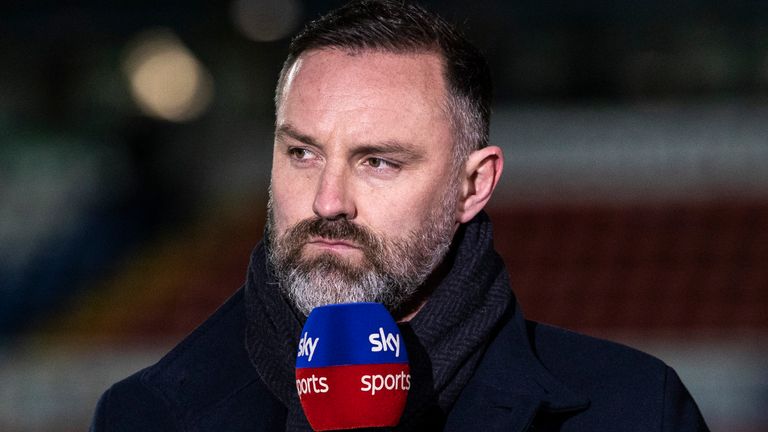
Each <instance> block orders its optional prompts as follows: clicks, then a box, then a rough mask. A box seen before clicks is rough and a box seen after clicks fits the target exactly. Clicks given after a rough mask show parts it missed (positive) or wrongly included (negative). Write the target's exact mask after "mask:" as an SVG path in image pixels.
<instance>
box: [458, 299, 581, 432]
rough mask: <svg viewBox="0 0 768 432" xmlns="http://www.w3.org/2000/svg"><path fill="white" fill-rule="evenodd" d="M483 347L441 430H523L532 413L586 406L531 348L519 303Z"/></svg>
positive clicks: (575, 408)
mask: <svg viewBox="0 0 768 432" xmlns="http://www.w3.org/2000/svg"><path fill="white" fill-rule="evenodd" d="M514 309H515V313H514V315H513V316H512V317H511V319H509V321H507V323H506V324H505V325H504V327H503V328H502V329H501V330H500V331H499V333H498V334H497V335H496V337H495V338H494V340H493V341H492V342H491V344H490V345H489V346H488V349H487V351H486V353H485V355H484V358H483V360H482V361H481V362H480V365H479V366H478V368H477V370H476V371H475V375H474V376H473V378H472V379H471V380H470V382H469V383H468V384H467V386H466V387H465V388H464V390H463V391H462V393H461V395H460V396H459V399H458V400H457V401H456V404H455V405H454V407H453V409H452V410H451V412H450V414H449V416H448V419H447V422H446V427H445V430H446V431H466V430H478V431H483V432H490V431H501V430H503V431H520V432H522V431H525V430H527V429H528V428H529V426H530V425H531V424H532V423H533V421H534V419H535V418H536V417H537V415H546V414H554V413H558V414H568V413H569V412H576V411H581V410H583V409H586V408H587V407H588V406H589V399H587V398H586V397H584V396H583V395H580V394H578V393H577V392H575V391H573V390H572V389H569V388H567V387H566V386H565V385H564V384H563V383H561V382H560V381H559V380H558V379H557V378H556V377H554V376H553V375H552V374H551V373H549V372H548V371H547V370H546V369H545V368H544V366H543V365H542V364H541V363H540V362H539V361H538V359H537V358H536V356H535V355H534V354H533V351H532V350H531V347H530V344H529V342H528V338H527V336H526V332H525V321H524V319H523V316H522V313H521V312H520V309H519V306H517V305H516V306H515V308H514Z"/></svg>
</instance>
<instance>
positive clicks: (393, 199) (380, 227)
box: [358, 183, 444, 237]
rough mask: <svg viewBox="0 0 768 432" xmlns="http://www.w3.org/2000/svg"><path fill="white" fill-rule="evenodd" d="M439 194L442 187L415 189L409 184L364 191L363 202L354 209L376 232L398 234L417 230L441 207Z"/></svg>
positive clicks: (399, 235)
mask: <svg viewBox="0 0 768 432" xmlns="http://www.w3.org/2000/svg"><path fill="white" fill-rule="evenodd" d="M443 195H444V191H443V189H442V188H435V189H433V188H421V189H416V188H414V187H413V184H411V183H409V184H408V185H404V186H403V187H393V188H390V189H388V190H387V191H386V192H383V193H382V191H377V193H375V194H365V196H366V204H364V205H359V206H358V209H359V210H360V212H361V216H362V219H363V220H364V221H365V222H367V223H368V224H370V225H371V226H372V227H374V228H375V229H376V231H378V232H380V233H381V234H386V235H393V236H397V237H401V236H405V235H407V234H409V233H411V232H413V231H417V230H419V229H420V228H421V227H422V226H423V225H424V223H425V222H426V221H427V220H428V219H429V218H431V217H432V216H433V214H434V211H435V209H437V208H439V207H440V206H441V198H442V196H443ZM365 209H367V210H365Z"/></svg>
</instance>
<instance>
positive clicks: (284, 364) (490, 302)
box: [245, 212, 514, 431]
mask: <svg viewBox="0 0 768 432" xmlns="http://www.w3.org/2000/svg"><path fill="white" fill-rule="evenodd" d="M446 260H447V262H446V263H445V264H447V265H448V266H449V270H448V271H447V274H446V275H445V276H444V277H443V278H442V280H441V281H439V284H438V285H437V287H436V288H435V290H434V292H433V293H432V294H431V295H430V297H429V300H428V301H427V303H426V304H425V305H424V307H423V308H422V309H421V310H420V311H419V313H418V314H417V315H416V316H415V317H414V318H413V319H412V320H411V321H410V322H408V323H404V324H401V325H400V328H401V332H402V333H403V338H404V341H405V344H406V348H407V350H408V357H409V360H410V368H411V376H412V381H411V382H412V385H411V389H410V391H409V393H408V401H407V404H406V408H405V412H404V414H403V417H402V419H401V421H400V425H399V426H397V427H396V428H395V430H398V431H399V430H434V429H440V428H441V426H442V423H443V421H444V419H445V414H446V413H447V412H448V411H449V410H450V408H451V406H452V405H453V403H454V402H455V401H456V398H457V397H458V395H459V393H460V392H461V390H462V389H463V388H464V386H465V385H466V383H467V382H468V381H469V379H470V378H471V377H472V375H473V373H474V370H475V368H476V366H477V364H478V362H479V360H480V358H481V356H482V353H483V351H484V349H485V347H486V346H487V344H488V342H489V340H490V338H491V336H492V334H493V333H494V330H496V329H497V328H498V327H499V324H501V323H502V322H503V321H505V320H506V318H507V315H508V314H510V313H512V310H513V309H514V308H513V307H512V306H513V305H514V296H513V294H512V291H511V289H510V285H509V277H508V275H507V272H506V270H505V269H504V263H503V261H502V260H501V257H500V256H499V255H498V254H497V253H496V251H495V250H494V249H493V230H492V227H491V222H490V220H489V219H488V216H487V215H486V214H485V213H482V212H481V213H480V214H478V215H477V216H476V217H475V218H474V219H472V220H471V221H470V222H469V223H467V224H465V225H463V226H462V227H461V228H460V229H459V231H458V232H457V233H456V236H455V237H454V242H453V246H452V250H451V253H450V254H449V256H448V257H446ZM245 303H246V313H247V319H248V328H247V329H246V341H245V342H246V348H247V350H248V353H249V355H250V358H251V363H253V365H254V367H255V368H256V370H257V371H258V373H259V375H260V376H261V378H262V380H263V381H264V383H265V384H266V385H267V387H269V389H270V390H271V391H272V393H273V394H274V395H275V396H276V397H277V398H278V399H279V400H280V401H281V402H282V403H283V404H284V405H285V406H286V408H287V410H288V413H287V420H286V430H288V431H311V430H312V429H311V428H310V426H309V423H308V422H307V419H306V417H305V416H304V412H303V411H302V408H301V404H300V402H299V397H298V394H297V393H296V386H295V380H296V378H295V376H294V373H295V369H294V368H295V365H296V351H297V347H298V341H299V337H300V333H301V328H302V325H303V322H304V320H305V318H304V317H303V316H300V315H299V314H297V313H296V312H295V311H294V310H293V308H292V307H291V306H290V305H289V304H288V302H287V301H286V300H285V299H284V298H283V296H282V295H281V294H280V289H279V287H278V282H277V280H276V278H275V276H274V274H273V272H272V270H271V268H270V266H269V265H268V261H267V256H266V250H265V245H264V242H262V243H260V244H259V246H257V247H256V249H255V250H254V252H253V255H252V256H251V264H250V267H249V269H248V280H247V282H246V288H245Z"/></svg>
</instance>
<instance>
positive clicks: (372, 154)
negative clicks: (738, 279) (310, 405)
mask: <svg viewBox="0 0 768 432" xmlns="http://www.w3.org/2000/svg"><path fill="white" fill-rule="evenodd" d="M490 87H491V84H490V78H489V73H488V69H487V66H486V64H485V62H484V60H483V58H482V56H481V55H480V54H479V53H478V52H477V50H476V49H475V48H474V47H472V46H471V45H470V44H469V43H468V42H467V41H466V40H465V39H464V38H463V37H462V36H461V35H459V33H458V32H457V31H456V30H455V29H454V28H453V27H451V26H450V25H448V24H447V23H445V22H444V21H443V20H441V19H440V18H438V17H435V16H434V15H432V14H430V13H428V12H426V11H425V10H423V9H421V8H419V7H416V6H413V5H408V4H404V3H402V2H400V1H388V0H383V1H367V0H364V1H359V2H353V3H350V4H348V5H347V6H344V7H342V8H340V9H338V10H336V11H334V12H331V13H330V14H329V15H327V16H325V17H322V18H320V19H318V20H317V21H315V22H313V23H310V24H309V25H308V26H307V28H305V30H304V31H303V32H302V33H301V34H299V35H298V36H297V37H296V38H295V39H294V41H293V42H292V44H291V48H290V53H289V56H288V59H287V61H286V62H285V65H284V67H283V70H282V72H281V75H280V79H279V82H278V86H277V92H276V98H275V101H276V128H275V140H274V155H273V161H272V163H273V165H272V180H271V190H270V201H269V218H268V224H267V225H268V226H267V230H266V235H265V239H264V240H263V242H262V243H261V244H259V245H258V246H257V247H256V249H255V251H254V253H253V256H252V258H251V263H250V267H249V271H248V278H247V282H246V284H245V286H244V287H243V288H242V289H241V290H240V291H238V292H237V293H236V294H235V295H234V296H233V297H232V298H231V299H230V300H229V301H228V302H227V303H226V304H225V305H224V306H222V308H221V309H219V311H217V312H216V314H215V315H214V316H213V317H211V318H210V319H209V320H208V321H207V322H205V323H204V324H203V325H202V326H201V327H200V328H198V329H197V330H196V331H195V332H194V333H193V334H192V335H190V336H189V337H188V338H187V339H186V340H185V341H184V342H182V343H181V344H180V345H179V346H178V347H176V348H175V349H174V350H173V351H172V352H171V353H169V354H168V355H167V356H166V357H164V358H163V359H162V360H161V361H160V362H159V363H157V364H156V365H154V366H151V367H149V368H147V369H145V370H143V371H140V372H139V373H137V374H135V375H133V376H132V377H129V378H128V379H126V380H124V381H122V382H120V383H117V384H115V385H114V386H113V387H112V388H111V389H109V390H108V391H107V392H106V393H105V394H104V396H103V397H102V399H101V401H100V402H99V406H98V408H97V413H96V416H95V418H94V422H93V426H92V430H94V431H101V430H142V431H145V430H164V431H171V430H179V431H181V430H216V431H240V430H242V431H245V430H248V431H257V430H265V431H266V430H310V429H309V425H308V423H307V420H306V418H305V417H304V414H303V412H302V410H301V406H300V404H299V400H298V395H297V393H296V388H295V378H294V365H295V356H296V348H297V344H298V340H299V333H300V330H301V326H302V323H303V321H304V319H305V318H306V316H307V315H308V314H309V312H310V311H311V310H312V309H313V308H314V307H316V306H319V305H324V304H329V303H338V302H357V301H376V302H381V303H383V304H384V305H386V306H387V308H388V309H389V310H390V311H391V312H392V314H393V315H394V317H395V318H396V319H397V320H398V321H400V323H401V329H402V332H403V336H404V338H405V342H406V346H407V349H408V352H409V357H410V360H411V372H412V381H411V382H412V385H411V391H410V392H409V396H408V402H407V405H406V410H405V413H404V415H403V417H402V419H401V421H400V424H399V426H398V427H397V428H395V429H396V430H451V431H464V430H509V431H523V430H543V431H633V430H637V431H673V430H674V431H699V430H706V426H705V424H704V422H703V420H702V418H701V415H700V413H699V411H698V409H697V407H696V405H695V403H694V402H693V400H692V399H691V397H690V396H689V394H688V392H687V391H686V390H685V388H684V387H683V385H682V384H681V382H680V381H679V379H678V378H677V376H676V375H675V373H674V371H672V370H671V369H670V368H669V367H667V366H666V365H664V364H663V363H662V362H660V361H658V360H656V359H654V358H652V357H650V356H648V355H645V354H642V353H640V352H637V351H634V350H632V349H629V348H626V347H623V346H619V345H616V344H612V343H609V342H605V341H600V340H596V339H592V338H588V337H586V336H580V335H576V334H574V333H570V332H567V331H565V330H560V329H555V328H551V327H547V326H544V325H539V324H536V323H533V322H527V321H525V320H524V318H523V316H522V313H521V311H520V309H519V307H518V306H517V303H516V301H515V299H514V296H513V294H512V291H511V288H510V285H509V280H508V276H507V273H506V271H505V269H504V263H503V262H502V261H501V259H500V257H499V256H498V254H496V252H495V251H494V249H493V244H492V231H491V223H490V221H489V219H488V217H487V216H486V215H485V214H484V213H483V211H482V210H483V207H484V206H485V204H486V203H487V202H488V200H489V199H490V197H491V194H492V192H493V190H494V188H495V187H496V184H497V182H498V180H499V176H500V175H501V171H502V167H503V155H502V151H501V149H499V148H498V147H495V146H490V145H488V127H489V117H490V94H491V89H490Z"/></svg>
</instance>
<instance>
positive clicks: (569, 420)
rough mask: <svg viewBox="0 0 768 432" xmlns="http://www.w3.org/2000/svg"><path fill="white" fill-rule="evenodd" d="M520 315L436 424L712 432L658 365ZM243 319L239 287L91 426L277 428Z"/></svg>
mask: <svg viewBox="0 0 768 432" xmlns="http://www.w3.org/2000/svg"><path fill="white" fill-rule="evenodd" d="M517 312H518V313H516V314H514V315H513V316H512V317H511V318H510V319H509V320H508V321H507V322H506V324H505V325H504V326H503V327H502V328H501V330H500V331H499V332H498V333H497V334H496V335H495V337H494V338H493V341H492V342H491V343H490V345H489V347H488V349H487V351H486V352H485V354H484V356H483V358H482V360H481V361H480V364H479V365H478V367H477V369H476V370H475V374H474V376H473V377H472V379H471V380H470V381H469V383H468V384H467V385H466V386H465V388H464V390H463V391H462V392H461V394H460V396H459V398H458V400H457V401H456V403H455V404H454V406H453V408H452V409H451V411H450V412H449V413H448V414H447V419H446V422H445V427H444V430H446V431H476V430H477V431H484V432H488V431H561V432H569V431H706V430H708V429H707V427H706V425H705V424H704V421H703V419H702V417H701V414H700V413H699V410H698V408H697V407H696V404H695V403H694V401H693V399H692V398H691V397H690V395H689V394H688V392H687V391H686V389H685V387H684V386H683V384H682V383H681V382H680V380H679V378H678V377H677V375H676V374H675V372H674V371H673V370H672V369H671V368H669V367H668V366H666V365H665V364H664V363H662V362H661V361H659V360H657V359H655V358H653V357H651V356H649V355H647V354H643V353H641V352H639V351H636V350H633V349H631V348H627V347H625V346H622V345H619V344H615V343H611V342H607V341H603V340H599V339H594V338H590V337H587V336H583V335H579V334H576V333H573V332H569V331H566V330H562V329H558V328H554V327H551V326H547V325H543V324H537V323H534V322H531V321H525V320H524V319H523V318H522V315H521V314H520V313H519V311H517ZM245 327H246V318H245V308H244V301H243V291H242V290H240V291H238V292H237V293H236V294H235V295H234V296H233V297H232V298H230V299H229V300H228V301H227V303H225V304H224V305H223V306H222V307H221V308H220V309H219V310H218V311H217V312H216V313H215V314H214V315H213V316H212V317H211V318H210V319H208V320H207V321H206V322H205V323H204V324H203V325H202V326H200V327H199V328H198V329H197V330H195V331H194V332H193V333H192V334H191V335H190V336H189V337H187V338H186V339H185V340H184V341H183V342H182V343H181V344H179V345H178V346H177V347H176V348H175V349H174V350H173V351H171V352H170V353H169V354H168V355H166V356H165V357H164V358H163V359H161V360H160V361H159V362H158V363H157V364H155V365H153V366H151V367H149V368H147V369H144V370H142V371H140V372H137V373H136V374H134V375H132V376H130V377H129V378H127V379H125V380H123V381H121V382H118V383H117V384H115V385H114V386H112V387H111V388H110V389H109V390H107V392H106V393H105V394H104V395H103V396H102V398H101V400H100V401H99V404H98V406H97V409H96V415H95V417H94V420H93V424H92V426H91V430H92V431H94V432H101V431H233V432H234V431H251V432H256V431H279V430H284V427H285V426H284V424H285V416H286V410H285V407H284V406H283V405H282V404H281V403H280V402H279V401H278V400H277V399H276V398H275V397H274V396H273V395H272V394H271V393H270V392H269V390H268V389H267V388H266V386H265V385H264V384H263V383H262V381H261V379H260V378H259V376H258V375H257V373H256V372H255V369H254V368H253V366H252V365H251V363H250V361H249V358H248V355H247V352H246V349H245V346H244V345H245V344H244V340H245V334H244V331H245V330H244V329H245Z"/></svg>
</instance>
